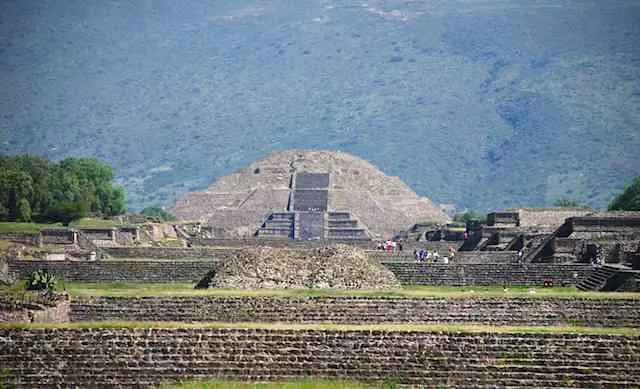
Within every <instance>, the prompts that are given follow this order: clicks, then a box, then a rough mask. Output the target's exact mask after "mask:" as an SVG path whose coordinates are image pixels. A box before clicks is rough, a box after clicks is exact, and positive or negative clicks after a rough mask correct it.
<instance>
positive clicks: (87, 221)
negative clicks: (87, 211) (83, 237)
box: [69, 217, 120, 228]
mask: <svg viewBox="0 0 640 389" xmlns="http://www.w3.org/2000/svg"><path fill="white" fill-rule="evenodd" d="M119 225H120V223H118V221H116V220H111V219H96V218H89V217H85V218H82V219H78V220H74V221H72V222H71V223H69V227H73V228H87V227H96V228H110V227H116V226H119Z"/></svg>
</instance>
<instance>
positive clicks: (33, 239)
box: [0, 232, 40, 246]
mask: <svg viewBox="0 0 640 389" xmlns="http://www.w3.org/2000/svg"><path fill="white" fill-rule="evenodd" d="M39 238H40V237H39V233H37V232H34V233H27V232H0V240H7V241H9V242H14V243H20V244H25V245H29V246H37V245H38V242H39V240H40V239H39Z"/></svg>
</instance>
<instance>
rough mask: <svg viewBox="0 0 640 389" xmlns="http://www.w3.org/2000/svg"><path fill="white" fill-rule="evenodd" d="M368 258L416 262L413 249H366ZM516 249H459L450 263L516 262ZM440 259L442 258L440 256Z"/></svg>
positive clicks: (382, 260)
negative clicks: (388, 251) (385, 250)
mask: <svg viewBox="0 0 640 389" xmlns="http://www.w3.org/2000/svg"><path fill="white" fill-rule="evenodd" d="M447 249H448V248H447V247H445V248H442V249H439V251H438V253H439V254H440V255H441V257H442V256H445V255H448V254H447ZM367 254H368V255H369V258H372V259H374V260H377V261H379V262H416V259H415V256H414V254H413V250H411V251H406V250H405V251H403V252H402V253H395V254H392V253H387V252H384V251H380V250H377V251H368V252H367ZM517 260H518V253H517V251H459V252H457V253H456V255H455V257H454V258H453V260H451V261H450V262H449V263H450V264H481V263H510V262H517ZM440 261H442V258H440Z"/></svg>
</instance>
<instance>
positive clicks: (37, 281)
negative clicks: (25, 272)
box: [27, 269, 58, 290]
mask: <svg viewBox="0 0 640 389" xmlns="http://www.w3.org/2000/svg"><path fill="white" fill-rule="evenodd" d="M57 282H58V281H57V279H56V276H55V275H53V273H51V272H50V271H48V270H44V269H40V270H36V271H34V272H33V273H31V275H30V276H29V279H28V280H27V289H28V290H54V289H55V287H56V283H57Z"/></svg>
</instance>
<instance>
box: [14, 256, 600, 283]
mask: <svg viewBox="0 0 640 389" xmlns="http://www.w3.org/2000/svg"><path fill="white" fill-rule="evenodd" d="M382 264H383V265H384V266H386V267H387V268H389V269H390V270H391V271H392V272H393V273H394V274H395V275H396V277H397V278H398V280H399V281H400V282H401V283H403V284H407V285H503V284H504V285H538V286H539V285H542V284H543V283H544V282H545V281H552V282H553V283H554V284H556V285H562V284H575V283H577V282H580V281H581V280H582V279H583V278H586V277H587V276H588V275H589V274H590V273H591V272H592V271H593V267H591V266H590V265H583V264H569V265H558V264H535V265H531V264H529V265H526V264H525V265H519V264H505V263H486V264H448V265H444V264H430V263H415V262H383V263H382ZM215 266H216V261H215V260H213V259H211V260H180V261H172V260H113V261H36V260H28V261H27V260H21V261H9V273H10V274H12V275H13V276H17V277H19V278H26V277H28V276H29V274H31V273H32V272H34V271H36V270H38V269H49V270H51V271H52V272H53V273H54V274H55V275H57V276H58V277H60V278H62V279H65V280H69V281H80V282H160V283H161V282H197V281H198V280H200V279H201V278H203V277H204V276H205V275H206V274H207V273H208V272H209V271H211V270H213V269H214V268H215ZM574 276H575V277H574Z"/></svg>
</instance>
